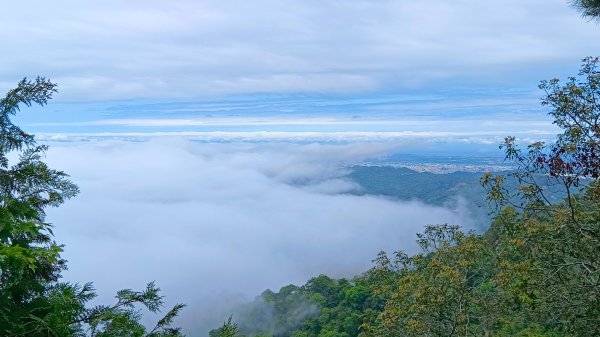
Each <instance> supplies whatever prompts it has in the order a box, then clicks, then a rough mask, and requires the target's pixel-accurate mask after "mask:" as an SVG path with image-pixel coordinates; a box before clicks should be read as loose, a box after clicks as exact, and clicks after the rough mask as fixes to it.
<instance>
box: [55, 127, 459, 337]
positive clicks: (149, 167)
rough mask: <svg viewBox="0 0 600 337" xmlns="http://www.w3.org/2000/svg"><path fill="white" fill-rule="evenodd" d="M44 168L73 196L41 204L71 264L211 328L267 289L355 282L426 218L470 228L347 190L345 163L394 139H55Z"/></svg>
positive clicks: (198, 327) (378, 151)
mask: <svg viewBox="0 0 600 337" xmlns="http://www.w3.org/2000/svg"><path fill="white" fill-rule="evenodd" d="M50 145H51V147H50V150H49V151H48V153H47V161H48V162H49V164H50V165H51V167H54V168H57V169H61V170H64V171H65V172H67V173H68V174H70V175H71V177H72V180H73V181H74V182H76V183H77V184H78V185H79V187H80V189H81V193H80V195H78V196H77V197H76V198H74V199H73V200H69V201H68V202H67V203H66V204H65V205H63V206H61V207H60V208H57V209H52V210H50V211H49V212H48V221H49V222H51V223H53V224H54V225H55V234H56V238H57V241H58V242H59V243H63V244H65V252H64V254H63V257H65V258H66V259H67V260H68V261H69V262H68V265H69V270H68V271H65V272H64V273H63V276H64V279H65V280H67V281H72V282H79V283H83V282H88V281H93V282H94V284H95V286H96V287H97V289H98V290H99V294H100V296H99V298H98V302H102V303H107V302H111V301H112V296H113V295H114V293H115V291H116V290H118V289H122V288H133V289H140V288H142V287H143V286H144V285H145V284H146V283H147V282H149V281H153V280H155V281H156V282H157V284H158V285H159V286H160V287H161V288H162V290H163V293H164V295H165V296H166V299H167V304H174V303H175V302H183V303H186V304H188V307H187V308H186V309H185V311H184V312H183V314H182V316H181V317H180V318H179V320H178V322H177V323H178V324H180V325H181V326H183V327H184V331H185V332H186V333H187V334H188V336H203V335H204V336H205V335H206V334H207V332H208V329H209V328H215V327H217V326H218V325H220V324H221V323H222V322H223V320H225V319H226V318H227V317H228V316H229V314H230V313H231V312H230V310H231V308H233V307H235V306H237V305H238V304H239V303H241V302H244V301H250V300H252V299H253V298H254V296H256V295H258V294H260V293H261V292H262V291H263V290H265V289H267V288H270V289H273V290H278V289H279V288H280V287H282V286H284V285H287V284H292V283H293V284H303V283H304V282H306V280H308V279H309V278H310V277H312V276H316V275H319V274H327V275H329V276H331V277H351V276H353V275H356V274H359V273H361V272H363V271H365V270H366V269H368V268H369V267H370V266H371V261H372V260H373V259H374V258H375V257H376V255H377V253H378V252H379V251H381V250H386V251H394V250H398V249H403V250H407V251H411V250H414V249H415V245H414V240H415V233H417V232H419V231H420V230H421V229H422V228H423V227H424V226H425V225H427V224H434V223H452V224H460V225H465V226H469V225H470V224H471V220H470V219H469V216H468V214H466V212H465V211H464V210H461V209H455V210H453V209H448V208H442V207H433V206H429V205H425V204H423V203H421V202H418V201H411V202H399V201H394V200H391V199H387V198H383V197H378V196H372V195H352V194H350V192H352V191H355V190H356V189H357V188H358V186H357V185H356V184H354V183H353V182H352V181H350V180H348V179H346V178H345V175H346V174H347V172H348V168H347V167H348V166H349V165H352V164H355V163H359V162H361V161H364V160H368V159H372V158H377V157H382V156H385V155H386V154H387V153H389V152H391V151H393V150H396V149H398V148H400V147H402V146H403V145H402V144H401V143H390V142H381V143H350V144H318V143H311V144H297V143H269V142H263V143H260V142H258V143H243V142H239V143H203V142H194V141H189V140H185V139H174V138H170V139H160V138H157V139H151V140H148V141H141V142H135V141H114V140H106V141H87V142H86V141H80V142H62V143H61V142H57V143H53V144H50Z"/></svg>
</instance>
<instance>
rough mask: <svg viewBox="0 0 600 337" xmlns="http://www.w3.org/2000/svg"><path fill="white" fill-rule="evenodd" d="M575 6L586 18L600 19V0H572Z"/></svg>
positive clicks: (572, 4)
mask: <svg viewBox="0 0 600 337" xmlns="http://www.w3.org/2000/svg"><path fill="white" fill-rule="evenodd" d="M571 6H573V7H575V8H576V9H577V10H578V11H579V12H580V13H581V16H583V17H584V18H588V19H590V20H596V21H600V0H572V1H571Z"/></svg>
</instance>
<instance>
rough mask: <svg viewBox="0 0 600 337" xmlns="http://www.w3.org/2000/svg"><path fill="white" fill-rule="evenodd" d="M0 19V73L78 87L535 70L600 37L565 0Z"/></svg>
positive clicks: (121, 11)
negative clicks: (0, 43)
mask: <svg viewBox="0 0 600 337" xmlns="http://www.w3.org/2000/svg"><path fill="white" fill-rule="evenodd" d="M0 28H1V29H0V38H1V39H2V41H3V43H4V45H5V46H7V51H8V52H5V53H2V56H0V82H1V83H4V85H0V87H6V88H9V87H11V86H12V85H14V82H15V80H17V79H18V78H20V77H22V76H24V75H29V76H35V75H45V76H48V77H51V78H53V79H54V80H56V81H58V82H59V83H60V84H61V92H62V94H61V96H60V97H61V98H62V99H79V100H91V99H106V98H149V97H151V98H178V97H179V98H181V97H199V96H207V95H220V94H231V93H251V92H269V93H271V92H321V93H322V92H356V91H368V90H380V89H384V88H389V87H400V88H407V87H415V86H416V87H419V86H422V85H429V84H431V83H433V82H436V81H440V80H442V81H443V80H452V81H457V80H460V79H464V78H470V79H471V80H472V83H488V84H490V83H499V82H503V81H507V80H508V81H510V80H511V79H514V78H519V79H524V78H526V79H529V78H533V79H535V80H534V82H533V83H535V81H537V80H538V79H540V78H544V77H546V76H548V74H555V70H556V69H557V67H560V66H565V67H569V68H572V67H573V66H576V64H577V60H578V59H579V58H581V57H583V56H585V55H588V54H598V52H599V49H598V47H597V46H596V45H594V44H589V43H588V42H589V41H595V40H598V38H600V36H599V35H600V31H598V30H597V29H594V27H593V26H590V25H588V24H586V23H585V22H584V21H583V20H581V19H580V18H579V16H578V13H576V12H575V11H574V10H572V9H569V8H568V6H567V4H566V3H565V1H564V0H551V1H550V0H529V1H522V0H507V1H504V2H503V3H502V4H501V5H498V4H489V3H488V2H484V1H476V0H460V1H452V2H448V1H443V0H429V1H420V2H414V1H413V2H410V1H401V0H397V1H394V0H384V1H372V0H354V1H341V0H330V1H312V0H311V1H296V0H286V1H281V0H259V1H252V2H248V1H216V0H215V1H212V0H210V1H202V2H198V1H192V0H184V1H177V2H172V1H171V2H164V1H154V0H152V1H127V2H123V1H115V0H109V1H86V2H75V1H67V0H57V1H53V2H39V1H31V0H29V1H20V2H12V3H7V4H5V5H4V6H3V11H2V13H0ZM548 69H553V71H549V70H548ZM528 76H529V77H528Z"/></svg>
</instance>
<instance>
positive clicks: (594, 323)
mask: <svg viewBox="0 0 600 337" xmlns="http://www.w3.org/2000/svg"><path fill="white" fill-rule="evenodd" d="M599 62H600V61H599V60H598V59H597V58H586V59H584V60H583V66H582V68H581V71H580V73H579V77H577V78H570V79H569V80H568V82H567V83H565V84H561V83H560V81H558V80H551V81H543V82H542V83H541V85H540V88H541V89H543V90H544V91H545V93H546V95H545V97H544V98H543V100H542V104H543V105H544V106H546V107H549V108H551V112H550V115H551V116H553V117H554V123H555V124H556V125H558V126H559V127H561V128H562V129H563V133H562V134H560V135H559V136H558V137H557V139H556V141H555V142H554V143H552V144H544V143H541V142H537V143H533V144H531V145H529V146H528V147H527V149H525V150H522V149H521V148H520V147H519V146H518V143H517V140H516V139H515V138H512V137H508V138H507V139H506V140H505V142H504V144H503V145H502V148H504V150H505V151H506V157H507V159H508V160H510V161H512V162H513V163H514V164H515V165H516V167H517V169H516V170H515V171H514V172H512V173H510V176H509V177H508V179H507V178H506V177H504V176H501V175H492V174H485V175H484V176H483V177H482V178H481V183H482V185H483V186H484V187H485V188H486V189H487V191H488V199H489V201H491V202H492V203H494V204H495V205H496V206H497V208H496V209H497V213H496V216H495V218H494V220H493V222H492V224H491V227H489V229H488V230H487V231H486V232H485V233H484V234H482V235H478V234H474V233H463V232H461V231H460V230H459V228H458V227H457V226H450V225H437V226H428V227H427V228H426V229H425V231H424V232H423V233H422V234H419V235H418V240H417V242H418V244H419V246H420V251H419V252H418V253H416V254H414V255H408V254H405V253H403V252H397V253H395V255H394V256H393V257H391V258H390V257H388V255H387V254H385V253H380V254H379V255H378V257H377V259H376V260H375V266H374V267H373V268H372V269H371V270H369V271H367V272H366V273H364V274H363V275H361V276H360V277H357V278H355V279H353V280H352V281H348V280H344V279H341V280H334V279H331V278H329V277H327V276H324V275H321V276H318V277H315V278H313V279H311V280H310V281H309V282H308V283H307V284H306V285H304V286H303V287H300V288H298V287H294V286H289V287H288V288H285V289H282V292H281V293H282V294H285V293H289V289H294V291H296V292H298V293H299V294H301V295H303V296H305V297H306V298H309V299H310V301H312V302H313V303H317V304H319V308H320V310H319V314H318V315H316V316H314V317H309V318H307V319H306V320H305V321H304V323H303V325H302V326H301V327H300V328H298V329H296V330H290V331H286V332H285V333H282V334H280V336H296V337H313V336H314V337H324V336H336V337H341V336H343V337H349V336H361V337H367V336H373V337H391V336H394V337H396V336H398V337H400V336H403V337H408V336H415V337H416V336H419V337H420V336H423V337H424V336H427V337H430V336H447V337H451V336H497V337H508V336H522V337H525V336H527V337H534V336H535V337H566V336H569V337H571V336H573V337H575V336H578V337H579V336H583V337H588V336H589V337H592V336H600V180H599V178H600V145H599V144H600V124H599V121H600V104H599V103H598V102H600V73H599V72H598V71H597V65H598V63H599ZM507 180H512V183H510V184H507V183H506V182H507ZM560 190H562V195H564V196H565V197H564V200H563V201H561V202H556V201H555V200H552V199H550V198H548V195H549V194H553V195H556V193H561V192H560ZM557 191H558V192H557ZM278 296H281V295H280V294H276V293H272V292H269V293H268V298H269V299H277V298H279V297H278ZM275 301H276V302H277V300H275ZM289 312H292V309H291V308H290V307H286V310H284V311H282V312H281V314H282V315H283V316H282V317H281V318H278V319H279V320H285V316H286V314H287V313H289Z"/></svg>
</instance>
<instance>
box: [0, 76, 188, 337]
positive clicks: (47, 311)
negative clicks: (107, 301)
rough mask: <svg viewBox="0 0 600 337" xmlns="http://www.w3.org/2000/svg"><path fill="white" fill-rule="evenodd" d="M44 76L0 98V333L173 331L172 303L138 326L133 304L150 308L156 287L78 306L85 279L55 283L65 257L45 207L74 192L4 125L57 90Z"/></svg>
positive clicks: (157, 300)
mask: <svg viewBox="0 0 600 337" xmlns="http://www.w3.org/2000/svg"><path fill="white" fill-rule="evenodd" d="M56 88H57V86H56V84H54V83H52V82H50V81H49V80H46V79H44V78H36V79H35V80H33V81H29V80H27V79H23V80H22V81H20V82H19V83H18V85H17V87H16V88H15V89H13V90H10V91H9V92H8V93H7V94H6V97H4V98H3V99H1V100H0V128H1V133H0V335H2V336H85V335H91V336H154V337H157V336H180V335H181V334H180V332H179V329H175V328H170V324H171V323H172V321H173V318H174V317H175V316H176V315H177V314H178V313H179V311H180V310H181V309H182V308H183V305H181V304H178V305H176V306H175V307H173V308H172V309H171V310H170V311H168V312H167V314H166V315H165V316H164V317H163V318H162V319H160V320H159V321H158V323H157V324H156V326H155V327H154V329H152V330H150V331H146V328H145V327H143V326H142V325H141V324H140V323H139V319H140V315H139V310H138V309H136V305H142V306H145V307H146V308H147V309H149V310H150V311H152V312H158V311H159V310H160V309H161V307H162V306H163V297H162V296H161V295H160V289H159V288H157V287H156V286H155V285H154V284H153V283H150V284H148V287H147V289H146V290H144V291H142V292H135V291H131V290H122V291H120V292H119V293H118V294H117V302H116V303H115V304H114V305H112V306H97V307H94V308H90V309H88V308H86V307H85V304H86V303H87V302H89V301H90V300H91V299H93V298H94V297H95V296H96V295H95V292H94V289H93V287H92V285H91V284H86V285H84V286H79V285H76V284H70V283H64V282H60V277H61V275H60V272H61V271H62V270H64V269H65V268H66V261H65V260H63V259H62V258H61V256H60V253H61V252H62V250H63V246H62V245H59V244H58V243H56V242H55V241H54V237H53V232H52V225H51V224H50V223H48V222H46V221H45V215H46V214H45V210H46V209H47V208H48V207H57V206H59V205H60V204H62V203H63V202H64V201H65V200H67V199H69V198H72V197H74V196H75V195H77V193H78V192H79V190H78V188H77V186H76V185H75V184H74V183H73V182H71V181H70V180H69V179H68V175H67V174H65V173H64V172H62V171H58V170H54V169H51V168H49V167H48V165H46V163H44V162H43V160H42V159H43V157H44V152H45V150H46V149H47V147H46V146H45V145H39V144H37V142H36V140H35V138H34V136H33V135H30V134H28V133H27V132H25V131H23V130H22V129H21V128H19V127H18V126H16V125H15V124H13V123H12V121H11V117H12V116H14V115H15V114H16V113H17V112H18V111H19V110H20V106H21V105H25V106H31V105H32V104H39V105H45V104H46V103H47V102H48V100H50V99H51V98H52V95H53V94H54V93H56V92H57V89H56Z"/></svg>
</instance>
